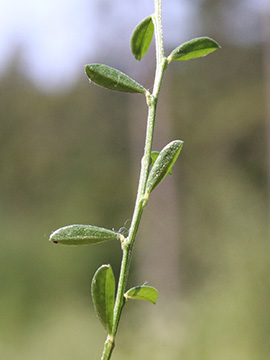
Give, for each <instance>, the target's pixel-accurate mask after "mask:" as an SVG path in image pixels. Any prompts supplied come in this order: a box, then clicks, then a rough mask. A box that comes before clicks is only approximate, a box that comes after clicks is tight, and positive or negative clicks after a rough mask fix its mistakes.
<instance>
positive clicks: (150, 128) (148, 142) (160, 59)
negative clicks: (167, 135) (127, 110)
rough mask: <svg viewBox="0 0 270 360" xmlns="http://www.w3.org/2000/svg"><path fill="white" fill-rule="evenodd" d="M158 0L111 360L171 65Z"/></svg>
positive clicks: (107, 349)
mask: <svg viewBox="0 0 270 360" xmlns="http://www.w3.org/2000/svg"><path fill="white" fill-rule="evenodd" d="M154 1H155V13H154V15H153V22H154V27H155V41H156V72H155V80H154V88H153V93H152V94H149V93H148V94H147V95H146V102H147V106H148V117H147V129H146V138H145V147H144V155H143V157H142V161H141V172H140V179H139V185H138V191H137V198H136V202H135V207H134V212H133V216H132V221H131V226H130V231H129V235H128V237H127V238H126V239H125V241H124V242H123V243H122V250H123V255H122V262H121V270H120V276H119V281H118V288H117V295H116V300H115V306H114V321H113V329H112V334H111V335H109V336H108V338H107V340H106V342H105V344H104V349H103V354H102V358H101V360H109V359H110V358H111V354H112V351H113V348H114V339H115V336H116V333H117V329H118V325H119V321H120V317H121V313H122V310H123V307H124V304H125V298H124V293H125V290H126V285H127V280H128V275H129V269H130V264H131V258H132V250H133V246H134V242H135V238H136V234H137V231H138V227H139V224H140V220H141V217H142V213H143V210H144V208H145V206H146V204H147V199H146V198H145V187H146V182H147V178H148V173H149V168H150V164H151V150H152V143H153V135H154V125H155V117H156V107H157V100H158V96H159V91H160V85H161V82H162V78H163V74H164V71H165V69H166V67H167V62H168V61H167V58H165V57H164V49H163V35H162V21H161V0H154Z"/></svg>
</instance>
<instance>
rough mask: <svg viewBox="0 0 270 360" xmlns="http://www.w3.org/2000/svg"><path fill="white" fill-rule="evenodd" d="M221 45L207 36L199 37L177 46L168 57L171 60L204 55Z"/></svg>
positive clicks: (188, 58)
mask: <svg viewBox="0 0 270 360" xmlns="http://www.w3.org/2000/svg"><path fill="white" fill-rule="evenodd" d="M220 47H221V46H220V45H219V44H218V43H217V42H216V41H215V40H213V39H210V38H209V37H200V38H196V39H193V40H190V41H187V42H185V43H184V44H182V45H180V46H178V47H177V48H176V49H174V50H173V51H172V52H171V54H170V55H169V57H168V61H169V62H170V61H171V60H190V59H195V58H198V57H202V56H206V55H208V54H210V53H211V52H213V51H215V50H217V49H219V48H220Z"/></svg>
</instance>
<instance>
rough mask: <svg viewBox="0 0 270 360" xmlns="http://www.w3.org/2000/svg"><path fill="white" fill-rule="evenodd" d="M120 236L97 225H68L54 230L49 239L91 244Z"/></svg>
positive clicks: (55, 241)
mask: <svg viewBox="0 0 270 360" xmlns="http://www.w3.org/2000/svg"><path fill="white" fill-rule="evenodd" d="M120 238H121V234H119V233H117V232H115V231H112V230H108V229H104V228H101V227H98V226H92V225H69V226H64V227H62V228H60V229H58V230H56V231H54V232H53V233H52V234H51V236H50V241H52V242H53V243H55V244H61V245H91V244H97V243H100V242H103V241H107V240H119V239H120Z"/></svg>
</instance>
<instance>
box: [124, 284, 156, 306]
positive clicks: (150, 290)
mask: <svg viewBox="0 0 270 360" xmlns="http://www.w3.org/2000/svg"><path fill="white" fill-rule="evenodd" d="M124 296H125V298H126V299H137V300H147V301H150V302H151V303H153V304H155V303H156V302H157V298H158V291H157V289H155V288H154V287H152V286H144V285H143V286H135V287H133V288H131V289H129V290H128V291H127V292H126V293H125V295H124Z"/></svg>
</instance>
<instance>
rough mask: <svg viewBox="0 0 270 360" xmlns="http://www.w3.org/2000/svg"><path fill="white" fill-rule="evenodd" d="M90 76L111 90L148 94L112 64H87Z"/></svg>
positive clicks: (87, 71) (86, 69)
mask: <svg viewBox="0 0 270 360" xmlns="http://www.w3.org/2000/svg"><path fill="white" fill-rule="evenodd" d="M85 72H86V75H87V76H88V78H89V79H90V80H91V81H93V82H94V83H95V84H97V85H100V86H103V87H105V88H107V89H110V90H116V91H123V92H130V93H141V94H146V93H147V90H146V89H145V88H144V87H143V86H142V85H140V84H139V83H137V82H136V81H135V80H133V79H131V78H130V77H129V76H127V75H126V74H124V73H122V72H121V71H119V70H116V69H114V68H112V67H110V66H107V65H102V64H90V65H86V66H85Z"/></svg>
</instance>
